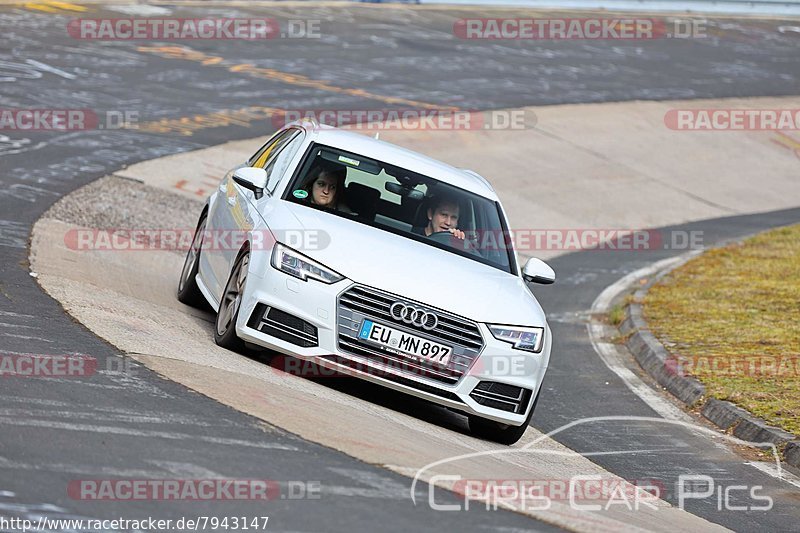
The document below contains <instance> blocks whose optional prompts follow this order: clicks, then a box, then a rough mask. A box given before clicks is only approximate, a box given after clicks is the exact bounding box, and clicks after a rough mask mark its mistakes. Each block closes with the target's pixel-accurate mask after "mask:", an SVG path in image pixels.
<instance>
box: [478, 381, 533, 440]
mask: <svg viewBox="0 0 800 533" xmlns="http://www.w3.org/2000/svg"><path fill="white" fill-rule="evenodd" d="M539 390H540V391H541V386H540V387H539ZM538 402H539V394H538V393H537V394H536V399H535V400H533V405H532V406H531V411H530V413H528V418H526V419H525V423H523V424H522V425H521V426H509V425H508V424H501V423H500V422H495V421H494V420H487V419H485V418H481V417H479V416H475V415H469V430H470V432H471V433H472V434H473V435H474V436H476V437H479V438H481V439H486V440H491V441H494V442H499V443H500V444H507V445H509V446H510V445H512V444H514V443H516V442H517V441H518V440H519V439H521V438H522V435H523V434H525V430H526V429H528V426H529V425H530V423H531V418H533V412H534V411H535V410H536V404H537V403H538Z"/></svg>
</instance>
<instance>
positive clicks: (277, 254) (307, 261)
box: [271, 243, 344, 284]
mask: <svg viewBox="0 0 800 533" xmlns="http://www.w3.org/2000/svg"><path fill="white" fill-rule="evenodd" d="M271 263H272V266H273V267H275V268H277V269H278V270H280V271H281V272H285V273H286V274H289V275H290V276H294V277H296V278H300V279H302V280H303V281H306V280H308V279H309V278H311V279H315V280H317V281H321V282H322V283H327V284H331V283H336V282H337V281H341V280H343V279H344V276H342V275H341V274H339V273H338V272H336V271H334V270H331V269H330V268H328V267H326V266H325V265H322V264H320V263H317V262H316V261H314V260H313V259H311V258H309V257H306V256H304V255H303V254H301V253H300V252H296V251H295V250H292V249H291V248H289V247H288V246H284V245H283V244H280V243H275V248H273V250H272V260H271Z"/></svg>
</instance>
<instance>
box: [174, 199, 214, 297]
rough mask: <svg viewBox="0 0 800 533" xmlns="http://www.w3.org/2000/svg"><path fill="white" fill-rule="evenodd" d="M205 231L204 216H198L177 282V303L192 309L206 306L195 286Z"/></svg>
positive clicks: (198, 288) (198, 289) (201, 294)
mask: <svg viewBox="0 0 800 533" xmlns="http://www.w3.org/2000/svg"><path fill="white" fill-rule="evenodd" d="M205 229H206V214H205V213H203V214H202V215H201V216H200V220H199V221H198V222H197V230H196V231H195V233H194V238H193V239H192V245H191V246H190V247H189V251H188V252H186V259H185V260H184V262H183V270H181V278H180V279H179V280H178V301H179V302H181V303H184V304H186V305H190V306H192V307H197V308H200V309H202V308H204V307H206V306H207V305H208V302H206V299H205V296H203V293H202V292H200V287H198V286H197V280H196V278H197V271H198V269H199V267H200V248H201V247H202V245H203V234H204V233H205Z"/></svg>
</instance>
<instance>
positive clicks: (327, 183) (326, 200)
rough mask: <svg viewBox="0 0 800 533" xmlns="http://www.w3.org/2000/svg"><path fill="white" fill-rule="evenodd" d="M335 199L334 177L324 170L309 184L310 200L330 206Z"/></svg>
mask: <svg viewBox="0 0 800 533" xmlns="http://www.w3.org/2000/svg"><path fill="white" fill-rule="evenodd" d="M335 199H336V178H334V177H333V176H329V175H328V174H325V173H324V172H323V173H322V174H320V176H319V177H318V178H317V179H316V180H314V184H313V185H312V186H311V201H312V202H314V203H315V204H317V205H321V206H324V207H330V206H331V205H333V202H334V200H335Z"/></svg>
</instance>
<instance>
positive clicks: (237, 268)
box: [214, 251, 250, 351]
mask: <svg viewBox="0 0 800 533" xmlns="http://www.w3.org/2000/svg"><path fill="white" fill-rule="evenodd" d="M249 264H250V253H249V252H246V251H245V252H243V253H242V254H241V255H240V256H239V257H238V259H236V262H235V263H234V265H233V269H232V270H231V275H230V277H229V278H228V283H227V284H226V285H225V291H224V292H223V293H222V301H220V303H219V311H218V312H217V320H216V321H215V323H214V342H216V343H217V344H218V345H220V346H222V347H223V348H228V349H229V350H236V351H241V350H243V349H244V342H243V341H242V339H240V338H239V337H237V336H236V319H237V318H238V317H239V307H240V306H241V304H242V298H243V297H244V282H245V280H246V279H247V267H248V265H249Z"/></svg>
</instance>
